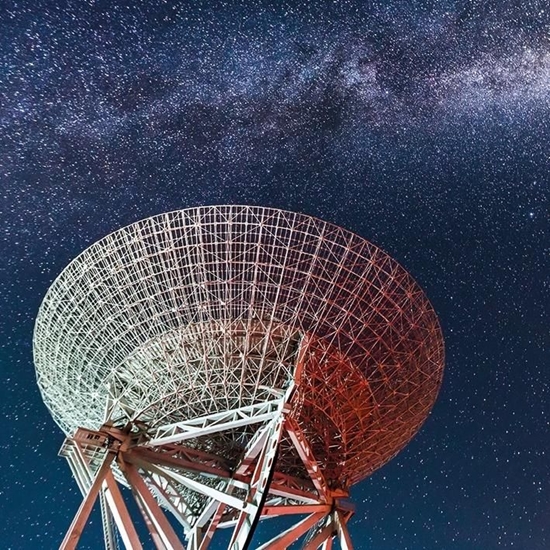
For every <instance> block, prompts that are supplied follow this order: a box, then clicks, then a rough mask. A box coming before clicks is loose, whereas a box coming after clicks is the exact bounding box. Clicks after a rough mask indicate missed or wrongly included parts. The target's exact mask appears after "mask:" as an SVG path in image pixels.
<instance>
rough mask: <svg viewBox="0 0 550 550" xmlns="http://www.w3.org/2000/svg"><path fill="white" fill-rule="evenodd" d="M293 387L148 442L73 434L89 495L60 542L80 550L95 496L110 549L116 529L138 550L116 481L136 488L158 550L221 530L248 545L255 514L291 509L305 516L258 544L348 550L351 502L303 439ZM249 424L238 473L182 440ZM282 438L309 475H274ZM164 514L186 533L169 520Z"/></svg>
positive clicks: (71, 458) (130, 436) (77, 467)
mask: <svg viewBox="0 0 550 550" xmlns="http://www.w3.org/2000/svg"><path fill="white" fill-rule="evenodd" d="M292 390H293V387H291V388H289V389H288V390H287V392H286V393H285V394H284V395H283V396H282V397H280V398H279V399H275V400H272V401H269V402H266V403H263V404H259V405H256V406H251V407H244V408H239V409H235V410H232V411H226V412H224V413H223V414H222V413H220V414H215V415H209V416H208V417H203V418H197V419H192V420H190V421H187V422H181V423H178V424H177V425H176V424H172V425H169V426H163V427H161V428H158V429H156V430H154V431H153V432H152V433H151V434H150V437H149V438H144V436H143V434H142V433H139V432H136V431H132V430H131V429H126V430H120V429H117V428H114V427H112V426H110V425H108V424H106V425H104V426H103V427H102V428H101V429H100V430H99V431H92V430H86V429H79V430H77V432H76V433H75V435H74V436H73V437H72V438H67V440H66V441H65V443H64V445H63V447H62V449H61V453H60V454H61V455H63V456H65V457H66V459H67V460H68V462H69V465H70V467H71V470H72V472H73V475H74V477H75V479H76V481H77V483H78V486H79V488H80V490H81V492H82V494H83V496H84V499H83V501H82V504H81V506H80V508H79V510H78V512H77V514H76V516H75V518H74V520H73V522H72V524H71V526H70V528H69V531H68V532H67V535H66V536H65V539H64V540H63V542H62V544H61V547H60V548H62V549H63V550H69V549H73V548H76V546H77V544H78V540H79V538H80V535H81V533H82V530H83V528H84V526H85V524H86V522H87V520H88V517H89V515H90V512H91V510H92V507H93V505H94V502H95V501H96V500H97V499H98V498H99V500H100V503H101V509H102V519H103V530H104V539H105V548H106V550H116V549H117V548H118V543H117V534H116V533H118V534H119V536H120V539H121V540H122V542H123V544H124V546H125V548H127V549H131V550H135V549H140V548H142V546H141V542H140V540H139V537H138V535H137V531H136V529H135V527H134V523H133V521H132V519H131V518H130V515H129V512H128V510H127V507H126V504H125V503H124V500H123V498H122V495H121V492H120V489H119V487H118V485H119V483H122V484H124V485H126V486H128V487H129V488H130V489H131V492H132V494H133V496H134V497H135V500H136V502H137V504H138V508H139V510H140V512H141V514H142V516H143V519H144V521H145V524H146V526H147V528H148V531H149V533H150V536H151V539H152V540H153V542H154V544H155V547H156V548H157V549H158V550H171V549H178V550H183V549H187V550H206V549H207V548H208V547H209V544H210V542H211V541H212V539H213V536H214V534H215V532H216V530H217V529H224V528H230V529H232V530H233V533H232V537H231V541H230V543H229V549H230V550H244V549H246V548H249V546H250V543H251V541H252V538H253V535H254V530H255V527H256V524H257V522H258V521H259V520H262V519H266V518H272V517H276V516H286V515H297V516H299V518H298V520H297V521H296V523H294V524H293V525H292V526H291V527H289V528H288V529H286V530H285V531H284V532H282V533H280V534H279V535H277V536H276V537H274V538H273V539H271V540H269V541H267V542H264V543H263V544H261V546H259V548H260V549H261V550H276V549H281V548H287V547H288V546H289V545H291V544H292V543H294V542H296V541H297V540H299V539H300V538H302V539H303V541H304V542H303V548H304V549H307V550H314V549H317V548H323V550H324V549H329V548H331V547H332V541H333V540H334V539H335V538H337V539H338V540H339V541H340V546H341V548H342V549H345V550H347V549H351V548H352V545H351V541H350V538H349V534H348V530H347V526H346V525H347V521H348V520H349V518H350V517H351V516H352V514H353V508H352V507H351V506H350V505H349V504H348V503H346V502H345V500H343V499H345V498H346V497H347V493H346V492H345V491H343V490H331V489H329V487H328V484H327V482H326V480H325V478H324V476H323V473H322V472H321V470H320V468H319V465H318V464H317V462H316V461H315V458H314V457H313V454H312V452H311V449H310V448H309V446H308V444H307V440H306V438H305V436H304V435H303V434H302V432H301V430H300V428H299V426H298V425H297V423H296V422H295V421H294V420H292V418H291V416H290V415H289V414H288V413H289V412H290V411H291V406H290V396H291V394H292ZM244 425H255V426H256V431H255V433H254V436H253V437H252V438H251V439H250V441H249V442H248V444H247V446H246V449H245V451H244V452H243V454H242V458H241V459H240V461H239V464H238V466H237V468H236V469H233V470H230V469H228V467H227V465H226V460H225V459H224V457H221V456H216V455H211V454H208V453H206V452H204V451H201V450H197V449H195V448H193V447H190V446H187V445H186V443H187V441H188V440H189V439H190V434H192V437H193V438H194V440H196V439H197V438H200V437H203V436H211V435H212V434H213V433H216V432H223V431H230V430H233V429H235V427H242V426H244ZM283 436H284V437H286V438H287V439H288V440H290V441H292V444H293V445H294V448H295V451H296V453H297V455H298V456H299V457H300V459H301V461H302V462H303V466H304V469H305V471H307V474H308V476H306V477H303V478H302V477H300V478H297V477H294V476H291V475H288V474H285V473H283V472H280V471H278V469H277V452H278V450H279V447H280V444H281V438H282V437H283ZM117 480H118V481H117ZM167 510H168V511H170V512H171V513H172V514H173V516H174V517H175V518H176V520H177V521H178V523H179V524H180V526H181V527H182V529H181V531H183V533H182V534H183V537H180V536H179V535H178V533H177V532H176V530H175V529H174V527H173V526H172V524H171V523H170V522H169V521H168V519H167V516H166V513H165V512H166V511H167ZM304 515H305V517H303V516H304ZM182 538H183V539H185V540H182Z"/></svg>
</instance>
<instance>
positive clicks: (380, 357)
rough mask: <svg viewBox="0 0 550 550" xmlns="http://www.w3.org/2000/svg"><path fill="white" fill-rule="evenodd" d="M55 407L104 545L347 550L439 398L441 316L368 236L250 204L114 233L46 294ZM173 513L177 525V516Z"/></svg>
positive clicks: (47, 367) (40, 333) (47, 379)
mask: <svg viewBox="0 0 550 550" xmlns="http://www.w3.org/2000/svg"><path fill="white" fill-rule="evenodd" d="M34 356H35V364H36V371H37V379H38V384H39V386H40V389H41V392H42V395H43V398H44V401H45V403H46V405H47V406H48V408H49V410H50V412H51V414H52V415H53V417H54V419H55V420H56V422H57V423H58V424H59V426H60V427H61V428H62V429H63V431H64V432H65V434H66V436H67V439H66V441H65V443H64V445H63V447H62V449H61V455H63V456H64V457H66V458H67V460H68V462H69V464H70V466H71V469H72V471H73V474H74V477H75V478H76V481H77V483H78V485H79V487H80V490H81V491H82V494H83V501H82V505H81V507H80V509H79V510H78V512H77V514H76V516H75V519H74V521H73V523H72V524H71V526H70V528H69V531H68V533H67V535H66V537H65V539H64V541H63V542H62V546H61V547H62V548H74V547H76V545H77V543H78V539H79V537H80V534H81V532H82V529H83V527H84V525H85V523H86V522H87V519H88V517H89V513H90V511H91V509H92V507H93V505H94V502H95V501H96V500H97V499H99V500H100V503H101V510H102V518H103V529H104V536H105V545H106V548H107V549H113V548H117V546H118V542H117V541H118V540H119V538H120V539H121V540H122V542H123V543H124V545H125V546H126V548H132V549H135V548H141V543H140V541H139V538H138V534H137V532H136V529H135V526H134V521H133V519H132V518H131V517H130V514H129V512H128V509H127V507H126V503H125V500H124V498H123V497H122V494H121V492H120V487H119V485H120V484H122V485H125V486H127V487H129V488H130V489H131V491H132V493H133V495H134V496H135V499H136V501H137V504H138V508H139V510H140V511H141V513H142V515H143V519H144V521H145V524H146V525H147V528H148V529H149V532H150V534H151V537H152V539H153V541H154V543H155V545H156V547H157V548H159V549H161V548H164V549H172V548H188V549H190V550H199V549H201V550H204V549H206V548H207V547H208V545H209V543H210V541H211V540H212V538H213V536H214V535H215V533H216V532H217V530H218V529H222V528H229V529H232V535H231V540H230V543H229V548H230V549H231V550H241V549H244V548H248V547H249V546H250V545H251V541H252V538H253V536H254V531H255V527H256V525H257V522H258V521H259V520H260V519H265V518H269V517H273V516H280V515H295V516H294V517H295V518H296V521H295V522H294V523H293V524H292V525H291V526H290V527H288V528H285V529H284V530H283V531H282V532H281V533H279V534H278V535H277V536H276V537H275V538H273V539H271V540H269V541H264V542H262V541H261V542H258V541H257V540H256V539H254V543H252V544H254V545H257V546H256V547H258V548H261V549H263V550H265V549H281V548H286V547H288V546H289V545H291V544H293V543H295V542H296V541H299V542H300V544H302V547H303V548H307V549H317V548H323V549H328V548H331V545H332V543H333V541H335V540H338V541H339V544H340V546H341V548H352V543H351V541H350V538H349V534H348V530H347V527H346V524H347V522H348V520H349V518H350V517H351V516H352V514H353V507H352V505H351V504H349V503H348V502H347V500H346V497H347V496H348V491H349V488H350V486H351V485H352V484H354V483H357V482H358V481H360V480H362V479H363V478H365V477H366V476H368V475H369V474H371V473H372V472H373V471H374V470H376V469H377V468H379V467H380V466H382V465H383V464H384V463H385V462H387V461H388V460H389V459H391V458H392V457H393V456H394V455H395V454H396V453H398V452H399V451H400V450H401V449H402V448H403V447H404V446H405V445H406V444H407V442H408V441H409V440H410V439H411V438H412V437H413V435H414V434H415V433H416V432H417V431H418V429H419V428H420V426H421V424H422V423H423V421H424V420H425V418H426V416H427V415H428V413H429V411H430V409H431V407H432V405H433V403H434V401H435V398H436V395H437V392H438V389H439V386H440V383H441V377H442V372H443V362H444V350H443V339H442V335H441V330H440V327H439V324H438V320H437V317H436V315H435V313H434V311H433V309H432V307H431V305H430V303H429V301H428V300H427V298H426V296H425V295H424V293H423V292H422V290H421V289H420V288H419V287H418V285H417V284H416V283H415V281H414V280H413V279H412V278H411V276H410V275H409V274H408V273H407V272H406V271H405V270H404V269H403V268H402V267H401V266H400V265H399V264H398V263H397V262H395V261H394V260H392V259H391V258H390V257H389V256H388V255H387V254H386V253H384V252H383V251H382V250H380V249H379V248H377V247H376V246H374V245H372V244H370V243H369V242H367V241H366V240H364V239H362V238H360V237H358V236H357V235H355V234H353V233H351V232H349V231H346V230H344V229H342V228H340V227H337V226H335V225H332V224H330V223H326V222H324V221H321V220H319V219H316V218H313V217H310V216H306V215H302V214H296V213H292V212H286V211H282V210H276V209H272V208H261V207H250V206H212V207H199V208H192V209H187V210H181V211H176V212H170V213H167V214H162V215H158V216H154V217H151V218H148V219H145V220H142V221H139V222H137V223H134V224H132V225H130V226H128V227H125V228H123V229H121V230H118V231H115V232H114V233H112V234H110V235H108V236H106V237H105V238H103V239H102V240H100V241H99V242H97V243H96V244H94V245H92V246H91V247H90V248H88V249H87V250H85V251H84V252H83V253H82V254H81V255H80V256H78V257H77V258H76V259H75V260H74V261H73V262H72V263H71V264H69V266H68V267H67V268H66V269H65V270H64V271H63V272H62V273H61V275H60V276H59V277H58V278H57V279H56V281H55V282H54V283H53V284H52V286H51V288H50V290H49V291H48V293H47V295H46V297H45V299H44V301H43V303H42V306H41V308H40V312H39V315H38V319H37V322H36V327H35V334H34ZM167 512H168V513H169V514H171V515H172V516H173V518H175V520H174V519H172V520H170V521H168V518H167Z"/></svg>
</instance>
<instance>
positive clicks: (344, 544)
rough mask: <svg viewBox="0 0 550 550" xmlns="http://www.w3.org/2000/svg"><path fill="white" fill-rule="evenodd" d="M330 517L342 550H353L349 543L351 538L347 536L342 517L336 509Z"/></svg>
mask: <svg viewBox="0 0 550 550" xmlns="http://www.w3.org/2000/svg"><path fill="white" fill-rule="evenodd" d="M332 515H333V517H334V524H335V525H336V529H337V531H338V539H339V541H340V546H341V548H342V550H353V544H352V542H351V537H350V536H349V531H348V526H347V523H346V519H345V518H344V515H343V514H342V512H341V511H340V510H338V509H336V510H334V512H333V513H332Z"/></svg>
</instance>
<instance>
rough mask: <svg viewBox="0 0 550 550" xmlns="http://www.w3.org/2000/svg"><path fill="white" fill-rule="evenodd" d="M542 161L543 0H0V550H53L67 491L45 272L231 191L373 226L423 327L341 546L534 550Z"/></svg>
mask: <svg viewBox="0 0 550 550" xmlns="http://www.w3.org/2000/svg"><path fill="white" fill-rule="evenodd" d="M297 4H300V6H301V7H296V5H297ZM549 168H550V7H548V5H547V2H546V0H541V1H537V0H524V1H519V0H518V1H512V0H485V1H481V0H473V1H470V0H456V1H450V0H439V1H436V0H432V1H430V0H424V1H414V0H401V1H399V0H386V1H376V0H372V1H367V0H365V1H363V2H360V1H358V0H357V1H354V0H348V1H328V0H326V1H323V2H320V1H308V2H305V1H304V2H288V1H285V0H280V1H278V2H267V1H254V0H242V1H240V2H239V1H229V0H228V1H224V2H222V1H214V0H210V1H206V0H198V1H195V2H178V3H175V2H161V1H159V0H151V1H138V0H134V1H128V2H123V1H119V0H114V1H112V2H107V1H103V0H99V1H90V0H87V1H84V0H80V1H76V0H75V1H71V2H67V1H63V0H56V1H53V0H32V1H22V2H19V1H18V2H12V1H11V0H3V1H2V2H1V6H0V197H1V203H0V205H1V206H0V232H1V236H0V258H1V262H0V311H1V312H2V315H1V316H0V338H1V342H0V343H1V345H0V373H1V385H0V414H1V418H2V419H3V428H2V438H1V441H0V547H1V548H8V549H10V548H11V549H27V548H28V549H35V548H44V549H49V548H56V547H57V545H58V544H59V541H60V540H61V538H62V537H63V534H64V532H65V530H66V528H67V527H68V525H69V523H70V520H71V518H72V516H73V514H74V512H75V511H76V509H77V507H78V505H79V501H80V497H79V495H78V492H77V489H76V484H75V483H74V482H73V481H72V479H71V477H70V473H69V469H68V466H67V465H66V463H65V461H64V460H63V459H61V458H58V457H57V451H58V449H59V447H60V446H61V443H62V441H63V435H62V433H61V431H60V430H59V429H58V428H57V426H56V425H55V424H54V423H53V421H52V420H51V418H50V416H49V414H48V412H47V410H46V408H45V406H44V405H43V404H42V401H41V398H40V395H39V392H38V389H37V386H36V382H35V377H34V368H33V363H32V330H33V323H34V319H35V317H36V314H37V310H38V307H39V304H40V302H41V300H42V297H43V296H44V294H45V292H46V290H47V288H48V286H49V285H50V283H51V282H52V280H53V279H54V278H55V276H56V275H57V274H58V273H59V272H60V271H61V270H62V269H63V268H64V267H65V265H66V264H67V263H68V262H69V261H70V260H71V259H72V258H73V257H74V256H76V255H77V254H78V253H79V252H80V251H82V250H83V249H84V248H85V247H87V246H88V245H90V244H91V243H93V242H94V241H96V240H97V239H99V238H100V237H102V236H104V235H106V234H107V233H110V232H111V231H113V230H115V229H117V228H119V227H121V226H123V225H126V224H128V223H131V222H133V221H136V220H138V219H141V218H144V217H147V216H151V215H154V214H157V213H160V212H164V211H168V210H174V209H179V208H184V207H190V206H196V205H202V204H221V203H223V204H225V203H240V204H243V203H244V204H259V205H266V206H273V207H279V208H284V209H289V210H297V211H300V212H304V213H306V214H310V215H314V216H318V217H321V218H323V219H326V220H328V221H331V222H334V223H336V224H339V225H342V226H344V227H346V228H348V229H350V230H352V231H355V232H356V233H358V234H360V235H361V236H363V237H365V238H367V239H369V240H370V241H372V242H374V243H375V244H377V245H379V246H381V247H382V248H383V249H384V250H386V251H387V252H388V253H390V254H391V255H392V256H394V257H395V258H396V259H397V260H398V261H399V262H400V263H401V264H402V265H403V266H404V267H405V268H406V269H407V270H408V271H410V273H411V274H412V275H413V276H414V277H415V278H416V279H417V281H418V282H419V283H420V285H421V286H422V287H423V288H424V290H425V291H426V293H427V295H428V296H429V297H430V299H431V301H432V303H433V305H434V307H435V309H436V311H437V312H438V314H439V316H440V320H441V323H442V327H443V331H444V334H445V339H446V348H447V365H446V372H445V379H444V382H443V386H442V389H441V393H440V396H439V399H438V402H437V404H436V406H435V407H434V410H433V413H432V415H431V416H430V418H429V419H428V421H427V422H426V424H425V425H424V427H423V429H422V430H421V432H420V433H419V435H418V436H417V437H416V438H415V439H414V440H413V441H412V443H411V444H410V445H409V446H408V447H407V448H406V449H405V450H404V451H403V452H402V453H401V454H400V455H399V456H398V457H397V458H395V459H394V460H393V461H391V462H390V463H389V464H388V465H386V466H385V467H383V468H382V469H381V470H379V471H378V472H376V473H375V474H374V475H373V476H372V477H371V478H369V479H368V480H366V481H364V482H363V483H361V484H360V485H358V486H357V487H355V488H354V489H353V492H352V498H353V500H354V501H355V503H356V506H357V512H356V514H355V516H354V518H353V520H352V522H351V525H350V531H351V534H352V537H353V538H354V540H355V544H356V547H357V548H358V549H365V550H369V549H373V550H374V549H376V550H398V549H407V550H436V549H437V550H440V549H449V550H477V549H483V550H494V549H500V548H517V549H525V550H542V549H546V548H549V547H550V520H549V518H550V469H549V467H548V464H549V459H550V444H549V440H550V438H549V433H550V429H549V428H550V420H549V415H550V368H549V366H548V349H549V348H550V328H549V327H550V323H549V321H550V315H549V312H550V220H549V214H550V211H549V208H550V181H549ZM100 537H101V527H100V524H99V522H98V519H97V517H95V518H93V521H92V524H91V525H90V526H89V528H88V529H87V531H86V534H85V536H84V537H83V539H82V541H83V544H82V547H83V548H96V547H99V546H98V545H99V542H98V541H99V540H100Z"/></svg>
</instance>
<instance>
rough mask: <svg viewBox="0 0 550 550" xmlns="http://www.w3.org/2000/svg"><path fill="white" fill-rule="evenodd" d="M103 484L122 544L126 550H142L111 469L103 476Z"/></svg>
mask: <svg viewBox="0 0 550 550" xmlns="http://www.w3.org/2000/svg"><path fill="white" fill-rule="evenodd" d="M105 486H106V488H107V491H106V492H105V497H106V499H107V502H108V503H109V507H110V508H111V512H112V514H113V517H114V519H115V522H116V525H117V527H118V531H119V533H120V536H121V537H122V541H123V542H124V546H125V547H126V549H127V550H142V546H141V543H140V542H139V537H138V534H137V532H136V528H135V527H134V523H133V522H132V518H131V517H130V514H129V512H128V508H126V504H125V503H124V499H123V498H122V494H121V492H120V489H119V488H118V485H117V482H116V479H115V477H114V476H113V472H111V470H109V471H108V472H107V475H106V476H105Z"/></svg>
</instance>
